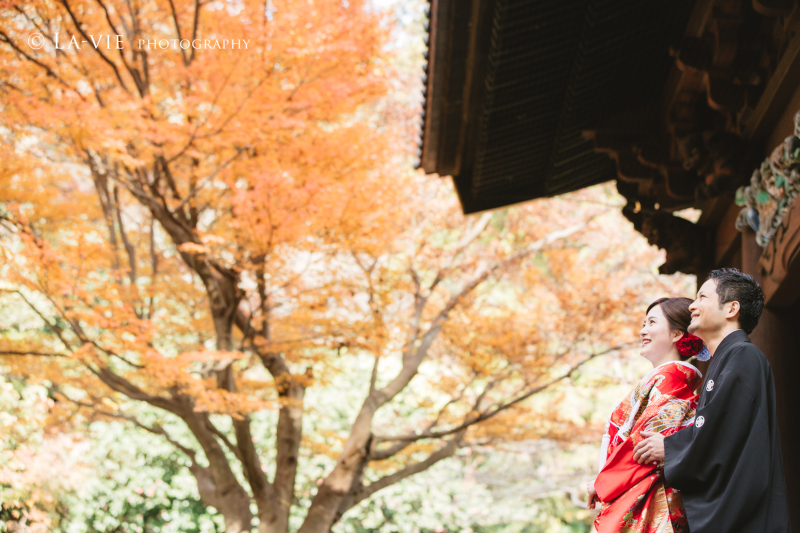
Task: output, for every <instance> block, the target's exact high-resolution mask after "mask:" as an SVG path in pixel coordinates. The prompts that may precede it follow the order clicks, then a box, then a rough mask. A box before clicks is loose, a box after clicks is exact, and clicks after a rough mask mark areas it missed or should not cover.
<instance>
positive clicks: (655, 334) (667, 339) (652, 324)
mask: <svg viewBox="0 0 800 533" xmlns="http://www.w3.org/2000/svg"><path fill="white" fill-rule="evenodd" d="M679 338H680V332H677V331H671V330H670V328H669V322H667V317H665V316H664V311H662V310H661V306H660V305H656V306H655V307H653V308H652V309H651V310H650V312H649V313H647V316H646V317H645V319H644V326H643V327H642V329H641V330H640V331H639V340H640V341H641V346H640V348H641V349H640V350H639V354H641V356H642V357H644V358H645V359H647V360H649V361H651V362H654V361H656V360H659V359H661V357H662V356H664V355H665V354H666V353H667V352H669V351H670V350H672V347H673V341H674V340H677V339H679Z"/></svg>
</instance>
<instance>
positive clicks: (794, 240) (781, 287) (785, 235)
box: [758, 202, 800, 307]
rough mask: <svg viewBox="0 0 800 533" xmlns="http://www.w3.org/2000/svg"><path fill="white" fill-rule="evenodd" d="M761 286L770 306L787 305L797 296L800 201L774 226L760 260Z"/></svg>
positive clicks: (799, 255) (798, 286)
mask: <svg viewBox="0 0 800 533" xmlns="http://www.w3.org/2000/svg"><path fill="white" fill-rule="evenodd" d="M758 268H759V270H760V271H761V276H762V287H763V289H764V294H765V296H766V303H767V305H770V306H771V307H787V306H790V305H792V304H794V303H795V302H796V301H797V299H798V297H800V202H794V203H793V204H792V206H791V207H790V208H789V210H788V211H787V212H786V216H784V218H783V220H782V221H781V223H780V224H779V225H778V228H777V230H776V231H775V233H774V235H773V236H772V239H770V241H769V243H768V244H767V247H766V248H765V249H764V253H763V254H762V255H761V259H759V261H758Z"/></svg>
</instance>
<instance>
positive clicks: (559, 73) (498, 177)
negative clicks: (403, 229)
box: [420, 0, 695, 213]
mask: <svg viewBox="0 0 800 533" xmlns="http://www.w3.org/2000/svg"><path fill="white" fill-rule="evenodd" d="M694 3H695V2H694V0H675V1H672V2H630V1H626V0H432V2H431V11H430V27H429V33H430V34H429V42H428V46H429V54H428V66H427V83H426V85H427V87H426V98H425V105H424V112H423V113H424V115H423V116H424V120H423V123H422V135H421V154H420V166H421V167H422V168H423V169H424V170H425V171H426V172H429V173H438V174H441V175H452V176H453V177H454V180H455V183H456V187H457V190H458V194H459V196H460V199H461V204H462V207H463V209H464V212H465V213H472V212H476V211H481V210H485V209H491V208H495V207H500V206H504V205H509V204H513V203H517V202H521V201H525V200H530V199H533V198H539V197H543V196H552V195H556V194H561V193H565V192H569V191H573V190H576V189H580V188H583V187H586V186H589V185H594V184H597V183H601V182H604V181H608V180H611V179H615V178H616V177H617V172H616V169H615V165H614V162H613V161H612V160H611V159H610V158H609V157H608V156H607V155H604V154H600V153H596V152H595V151H594V150H593V144H592V142H591V141H590V140H587V139H585V138H584V137H583V136H582V131H583V130H585V129H587V128H591V127H594V126H596V125H597V124H599V123H601V122H603V121H604V120H606V119H608V118H610V117H612V116H615V115H617V114H619V113H621V112H623V111H625V110H628V109H633V108H636V107H638V106H640V105H643V104H645V103H647V102H649V101H651V100H654V99H656V98H657V97H659V95H660V94H661V92H662V91H663V88H664V85H665V83H666V80H667V77H668V75H669V72H670V67H671V66H672V65H673V64H674V59H673V58H671V57H670V55H669V49H670V46H671V45H674V44H675V43H677V42H678V41H679V40H680V38H681V37H682V36H683V34H684V31H685V29H686V26H687V22H688V20H689V18H690V15H691V12H692V8H693V7H694ZM634 118H635V117H634Z"/></svg>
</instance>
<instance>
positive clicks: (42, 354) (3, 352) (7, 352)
mask: <svg viewBox="0 0 800 533" xmlns="http://www.w3.org/2000/svg"><path fill="white" fill-rule="evenodd" d="M0 355H19V356H23V357H25V356H29V355H30V356H35V357H69V354H63V353H52V352H28V351H16V350H0Z"/></svg>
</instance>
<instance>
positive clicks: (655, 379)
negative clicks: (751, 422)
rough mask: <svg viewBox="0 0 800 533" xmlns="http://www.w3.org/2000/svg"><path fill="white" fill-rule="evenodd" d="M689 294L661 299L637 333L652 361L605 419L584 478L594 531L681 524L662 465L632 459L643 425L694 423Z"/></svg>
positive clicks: (695, 374) (671, 427) (660, 529)
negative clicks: (594, 472)
mask: <svg viewBox="0 0 800 533" xmlns="http://www.w3.org/2000/svg"><path fill="white" fill-rule="evenodd" d="M691 303H692V300H690V299H689V298H660V299H658V300H656V301H655V302H653V303H652V304H650V307H648V308H647V317H646V318H645V321H644V326H643V327H642V329H641V331H640V332H639V338H640V340H641V351H640V353H641V355H642V356H643V357H644V358H645V359H647V360H648V361H650V362H651V363H652V364H653V370H651V371H650V372H649V373H648V374H647V375H646V376H645V377H644V378H642V380H641V381H640V382H639V384H638V385H636V387H635V388H634V389H633V391H631V393H630V394H629V395H628V396H627V397H625V398H624V399H623V400H622V401H621V402H619V403H618V404H617V406H616V407H615V408H614V411H613V412H612V414H611V417H610V418H609V419H608V421H607V422H606V432H605V435H603V444H602V452H601V458H600V473H599V474H598V476H597V479H596V480H595V481H594V484H590V485H589V507H594V506H595V503H597V502H599V503H601V504H602V507H601V511H600V514H599V515H597V518H596V519H595V528H596V529H597V531H598V533H617V532H643V533H664V532H667V533H683V532H686V531H688V529H687V526H686V516H685V514H684V510H683V503H682V501H681V497H680V493H679V492H678V491H676V490H674V489H672V488H671V487H669V486H668V485H667V484H666V483H665V481H664V464H663V463H660V464H654V463H650V464H641V465H640V464H639V463H638V462H636V461H635V460H634V459H633V447H634V446H635V445H636V444H637V443H639V442H640V441H642V440H643V439H644V438H646V435H642V432H645V433H646V432H659V433H662V434H663V435H671V434H672V433H675V432H676V431H679V430H681V429H683V428H685V427H687V426H690V425H691V424H693V423H694V413H695V409H696V408H697V395H696V394H695V393H694V391H695V389H696V388H697V387H698V385H699V384H700V380H701V378H702V374H701V373H700V371H699V370H698V369H697V368H695V367H694V366H692V365H691V364H689V363H688V362H686V361H685V359H688V358H689V357H692V356H695V355H697V354H698V353H699V352H700V351H701V350H702V349H703V341H701V340H700V339H699V338H697V337H695V336H694V335H691V334H689V333H688V332H687V331H686V328H687V327H688V326H689V322H691V312H690V311H689V304H691Z"/></svg>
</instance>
